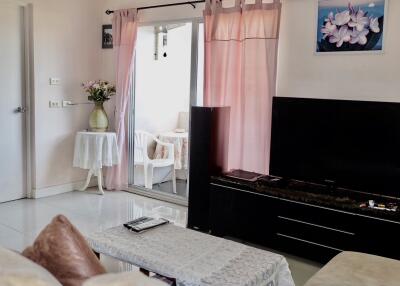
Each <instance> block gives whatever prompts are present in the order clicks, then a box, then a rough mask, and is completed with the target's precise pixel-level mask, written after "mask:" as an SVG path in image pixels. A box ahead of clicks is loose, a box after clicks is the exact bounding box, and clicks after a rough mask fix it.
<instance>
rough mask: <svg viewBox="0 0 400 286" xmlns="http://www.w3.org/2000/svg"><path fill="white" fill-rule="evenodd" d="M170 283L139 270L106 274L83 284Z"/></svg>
mask: <svg viewBox="0 0 400 286" xmlns="http://www.w3.org/2000/svg"><path fill="white" fill-rule="evenodd" d="M166 285H169V284H167V283H165V282H162V281H160V280H158V279H156V278H150V277H147V276H146V275H144V274H142V273H141V272H139V271H135V272H124V273H117V274H104V275H99V276H96V277H93V278H91V279H89V280H87V281H86V282H85V283H83V286H166Z"/></svg>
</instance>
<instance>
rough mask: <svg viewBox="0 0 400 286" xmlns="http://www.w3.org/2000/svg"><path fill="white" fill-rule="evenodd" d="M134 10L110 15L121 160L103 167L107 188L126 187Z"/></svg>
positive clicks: (135, 23) (119, 188) (135, 18)
mask: <svg viewBox="0 0 400 286" xmlns="http://www.w3.org/2000/svg"><path fill="white" fill-rule="evenodd" d="M137 27H138V25H137V10H136V9H128V10H119V11H115V12H114V17H113V38H114V39H113V41H114V52H115V63H116V72H117V74H116V87H117V95H116V116H115V130H116V132H117V139H118V147H119V152H120V157H121V164H120V165H119V166H115V167H113V168H110V169H108V170H107V177H106V182H105V183H106V187H107V189H108V190H126V189H127V188H128V111H129V101H130V97H131V92H132V84H133V83H132V76H131V74H132V72H133V59H134V53H135V46H136V39H137Z"/></svg>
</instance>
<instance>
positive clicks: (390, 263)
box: [305, 252, 400, 286]
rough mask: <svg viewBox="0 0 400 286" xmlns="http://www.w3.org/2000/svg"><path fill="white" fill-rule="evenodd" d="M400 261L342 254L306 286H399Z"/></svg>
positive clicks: (359, 254) (373, 256)
mask: <svg viewBox="0 0 400 286" xmlns="http://www.w3.org/2000/svg"><path fill="white" fill-rule="evenodd" d="M398 285H400V261H398V260H393V259H389V258H384V257H380V256H375V255H370V254H365V253H358V252H342V253H341V254H339V255H337V256H336V257H334V258H333V259H332V260H331V261H330V262H329V263H328V264H327V265H326V266H325V267H323V268H322V269H321V270H320V271H319V272H318V273H317V274H315V275H314V276H313V277H312V278H311V279H310V280H309V281H308V282H307V283H306V285H305V286H398Z"/></svg>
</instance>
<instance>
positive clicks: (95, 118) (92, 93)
mask: <svg viewBox="0 0 400 286" xmlns="http://www.w3.org/2000/svg"><path fill="white" fill-rule="evenodd" d="M82 86H83V89H84V90H85V92H87V93H88V94H89V96H88V100H89V101H93V102H94V109H93V111H92V113H91V114H90V119H89V126H90V130H91V131H93V132H105V131H107V129H108V123H109V120H108V116H107V113H106V111H105V110H104V106H103V104H104V102H106V101H108V100H110V99H111V97H112V96H114V95H115V92H116V90H115V85H113V84H110V83H109V82H108V81H104V80H97V81H89V82H86V83H83V84H82Z"/></svg>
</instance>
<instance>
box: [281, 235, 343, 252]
mask: <svg viewBox="0 0 400 286" xmlns="http://www.w3.org/2000/svg"><path fill="white" fill-rule="evenodd" d="M276 235H277V236H281V237H285V238H289V239H293V240H297V241H301V242H305V243H308V244H312V245H316V246H321V247H324V248H328V249H332V250H335V251H339V252H343V251H344V250H342V249H339V248H335V247H332V246H327V245H324V244H320V243H316V242H312V241H309V240H305V239H301V238H298V237H294V236H290V235H286V234H282V233H276Z"/></svg>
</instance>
